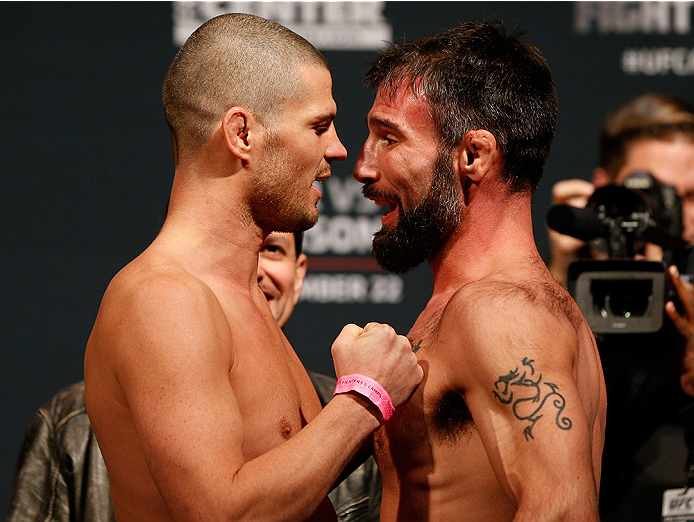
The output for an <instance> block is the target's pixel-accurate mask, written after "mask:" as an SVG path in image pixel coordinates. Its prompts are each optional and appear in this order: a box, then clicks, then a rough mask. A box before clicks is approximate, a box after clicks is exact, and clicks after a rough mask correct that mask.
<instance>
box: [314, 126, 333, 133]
mask: <svg viewBox="0 0 694 522" xmlns="http://www.w3.org/2000/svg"><path fill="white" fill-rule="evenodd" d="M329 128H330V125H317V126H315V127H314V128H313V129H314V130H315V131H316V134H318V135H319V136H320V135H321V134H325V133H326V132H328V129H329Z"/></svg>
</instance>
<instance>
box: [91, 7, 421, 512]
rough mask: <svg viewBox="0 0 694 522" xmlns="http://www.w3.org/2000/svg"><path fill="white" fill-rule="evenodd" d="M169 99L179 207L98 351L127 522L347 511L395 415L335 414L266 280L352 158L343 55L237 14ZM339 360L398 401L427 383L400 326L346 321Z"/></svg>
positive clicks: (336, 404)
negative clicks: (276, 310) (338, 502)
mask: <svg viewBox="0 0 694 522" xmlns="http://www.w3.org/2000/svg"><path fill="white" fill-rule="evenodd" d="M163 97H164V108H165V112H166V117H167V122H168V124H169V126H170V128H171V134H172V140H173V145H174V156H175V163H176V171H175V176H174V182H173V189H172V192H171V199H170V205H169V212H168V215H167V218H166V220H165V222H164V225H163V227H162V230H161V232H160V233H159V235H158V236H157V238H156V239H155V240H154V242H153V243H152V244H151V245H150V246H149V247H148V248H147V249H146V250H145V251H144V252H143V253H142V254H141V255H140V256H139V257H138V258H137V259H135V260H134V261H132V262H131V263H130V264H129V265H127V266H126V267H125V268H124V269H123V270H121V271H120V272H119V273H118V274H117V275H116V276H115V277H114V279H113V280H112V282H111V284H110V285H109V287H108V289H107V290H106V293H105V295H104V298H103V300H102V303H101V307H100V309H99V313H98V316H97V318H96V322H95V325H94V328H93V331H92V334H91V336H90V339H89V342H88V345H87V349H86V354H85V382H86V401H87V409H88V413H89V417H90V420H91V422H92V424H93V427H94V431H95V433H96V436H97V439H98V441H99V445H100V447H101V450H102V453H103V456H104V460H105V462H106V465H107V467H108V471H109V479H110V483H111V494H112V498H113V505H114V509H115V512H116V516H117V518H118V520H119V522H129V521H148V522H156V521H171V520H176V521H205V522H207V521H210V520H270V521H273V522H275V521H281V520H320V521H325V520H334V519H335V512H334V510H333V508H332V506H331V505H330V502H329V500H328V499H327V498H326V495H327V493H328V491H329V489H330V487H331V486H332V484H333V483H335V482H336V481H337V479H338V476H339V475H340V473H341V471H342V470H343V468H344V467H345V466H346V464H347V463H348V462H349V461H350V459H351V458H353V457H354V456H355V454H357V453H358V450H359V449H360V447H361V446H362V445H363V444H364V443H365V442H366V441H367V440H368V439H369V437H370V436H371V435H372V434H373V432H374V430H375V429H377V428H378V427H379V426H380V425H381V424H382V422H383V416H382V414H381V411H380V410H379V409H378V408H377V407H376V406H375V405H374V404H372V403H371V402H370V401H368V400H367V399H365V398H363V397H362V396H361V395H359V394H356V393H353V392H348V393H341V394H339V395H337V396H336V397H335V398H334V399H333V400H332V401H330V403H329V404H328V405H327V406H326V407H325V408H324V409H323V410H322V411H321V405H320V402H319V400H318V397H317V396H316V393H315V391H314V389H313V386H312V385H311V381H310V380H309V377H308V375H307V373H306V371H305V369H304V368H303V366H302V365H301V362H300V361H299V358H298V357H297V355H296V354H295V352H294V351H293V350H292V348H291V346H290V345H289V343H288V342H287V339H286V338H285V336H284V334H283V333H282V331H281V330H280V328H279V326H278V325H277V323H276V321H275V319H274V317H273V315H272V313H271V310H270V307H269V305H268V302H267V299H266V298H265V295H264V294H263V292H262V290H261V289H260V287H259V286H258V280H257V265H258V253H259V251H260V248H261V245H262V243H263V240H264V238H265V237H266V236H267V235H268V234H269V233H270V232H272V231H273V230H282V231H295V230H302V229H305V228H308V227H310V226H312V225H313V224H314V223H315V222H316V220H317V218H318V212H317V209H316V203H317V202H318V200H319V198H320V191H319V190H318V189H317V188H316V187H314V186H312V185H313V183H314V182H315V181H321V180H323V179H325V178H327V177H328V176H329V175H330V163H331V162H332V161H339V160H343V159H345V157H346V150H345V149H344V147H343V146H342V144H341V143H340V141H339V139H338V137H337V133H336V131H335V127H334V125H333V120H334V118H335V114H336V107H335V102H334V100H333V98H332V80H331V76H330V73H329V70H328V67H327V64H326V62H325V60H324V59H323V57H322V56H321V55H320V53H318V52H317V51H316V50H315V48H313V47H312V46H311V45H310V44H309V43H308V42H306V41H305V40H304V39H303V38H301V37H299V36H298V35H296V34H294V33H292V32H291V31H289V30H288V29H286V28H284V27H282V26H280V25H278V24H275V23H274V22H270V21H267V20H263V19H262V18H258V17H255V16H251V15H240V14H228V15H222V16H219V17H216V18H214V19H212V20H210V21H208V22H206V23H205V24H203V25H202V26H201V27H200V28H199V29H198V30H197V31H196V32H195V33H193V35H191V37H190V38H189V39H188V41H187V42H186V44H185V45H184V46H183V47H182V48H181V50H180V51H179V53H178V54H177V55H176V58H174V61H173V63H172V64H171V67H170V68H169V71H168V74H167V77H166V80H165V82H164V90H163ZM333 358H334V362H335V369H336V372H337V375H338V376H340V375H345V374H362V375H365V376H367V377H370V378H372V379H374V380H376V381H377V382H379V383H380V384H381V385H382V386H383V388H384V389H385V390H386V391H387V392H388V394H389V395H390V398H391V399H392V402H393V404H394V405H395V406H396V407H397V406H398V405H400V404H401V403H403V401H404V400H406V399H407V397H408V396H409V395H410V394H411V393H412V391H413V389H414V388H415V386H416V385H417V384H418V383H419V381H420V379H421V377H422V370H421V368H420V367H419V366H418V365H417V360H416V356H415V355H413V353H412V351H411V346H410V343H409V341H408V340H407V339H406V338H405V337H403V336H398V335H397V334H396V333H395V332H394V331H393V329H392V328H390V327H388V326H386V325H379V324H375V323H370V324H368V325H366V327H364V328H363V329H362V328H359V327H357V326H356V325H348V326H346V327H345V328H344V330H343V331H342V333H341V334H340V336H339V337H338V338H337V340H336V341H335V343H334V344H333Z"/></svg>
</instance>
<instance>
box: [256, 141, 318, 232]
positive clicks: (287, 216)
mask: <svg viewBox="0 0 694 522" xmlns="http://www.w3.org/2000/svg"><path fill="white" fill-rule="evenodd" d="M298 170H299V169H298V168H297V167H296V162H293V161H291V158H289V157H287V155H286V151H284V150H283V149H282V147H281V145H280V144H279V141H278V140H277V139H276V138H273V137H272V136H271V137H270V138H269V139H268V142H267V146H266V149H265V152H264V154H263V157H262V158H261V160H260V164H259V166H258V173H257V174H256V175H255V177H254V178H253V181H252V187H251V194H250V195H249V203H250V208H251V214H252V219H253V220H254V221H255V222H256V223H257V224H258V225H260V227H261V228H262V229H263V230H268V231H277V232H299V231H303V230H308V229H309V228H311V227H312V226H314V225H315V224H316V222H317V221H318V211H317V210H316V208H315V207H313V208H312V209H311V208H308V207H307V200H308V196H307V194H308V191H310V190H311V189H310V188H308V189H307V192H302V187H301V186H299V185H292V184H291V182H292V181H294V180H297V179H301V173H300V172H298ZM288 173H291V174H288Z"/></svg>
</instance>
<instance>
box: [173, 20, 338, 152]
mask: <svg viewBox="0 0 694 522" xmlns="http://www.w3.org/2000/svg"><path fill="white" fill-rule="evenodd" d="M298 65H312V66H317V67H323V68H326V69H327V68H328V63H327V62H326V60H325V58H324V57H323V56H322V55H321V54H320V52H318V50H316V48H315V47H313V45H311V44H310V43H309V42H308V41H306V40H305V39H304V38H302V37H301V36H299V35H298V34H296V33H294V32H292V31H290V30H289V29H287V28H286V27H284V26H282V25H280V24H277V23H275V22H272V21H270V20H266V19H264V18H260V17H258V16H253V15H249V14H241V13H228V14H223V15H220V16H217V17H215V18H212V19H211V20H208V21H207V22H205V23H204V24H202V25H201V26H200V27H199V28H198V29H197V30H196V31H195V32H194V33H193V34H192V35H191V36H190V37H189V38H188V40H187V41H186V43H185V44H184V45H183V47H181V49H180V50H179V51H178V53H177V54H176V56H175V58H174V59H173V62H172V63H171V66H170V67H169V70H168V72H167V74H166V79H165V80H164V87H163V90H162V98H163V102H164V113H165V116H166V122H167V124H168V125H169V129H170V130H171V137H172V141H173V145H174V154H175V157H176V162H177V163H178V161H179V160H180V157H181V155H186V156H194V155H195V153H196V152H197V151H199V150H200V148H201V146H202V145H204V144H205V143H206V142H207V140H208V139H209V137H210V132H211V131H212V129H213V127H214V125H215V124H217V123H218V122H219V121H220V120H221V118H222V117H223V115H224V114H225V113H226V111H227V110H229V109H230V108H231V107H235V106H239V107H244V108H245V109H246V110H248V111H249V112H250V113H251V114H252V115H253V117H255V118H256V119H258V120H259V121H260V123H261V124H262V125H264V126H270V125H272V123H273V122H274V120H275V119H276V117H277V116H279V114H280V113H281V110H282V108H283V106H284V104H283V101H286V100H287V99H291V98H292V97H293V96H295V95H296V93H297V92H298V91H299V90H300V88H301V85H300V84H299V83H298V81H297V80H298V75H297V66H298Z"/></svg>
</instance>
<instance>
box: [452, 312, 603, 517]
mask: <svg viewBox="0 0 694 522" xmlns="http://www.w3.org/2000/svg"><path fill="white" fill-rule="evenodd" d="M543 315H544V314H540V317H529V316H528V315H527V314H526V315H525V316H524V317H525V319H526V323H525V324H522V323H521V322H518V323H514V322H513V321H511V320H507V321H503V320H502V321H495V322H494V323H491V322H487V324H486V326H485V325H482V326H481V330H478V332H477V333H478V335H477V337H476V338H475V339H473V340H472V342H471V345H470V351H471V361H473V363H472V364H473V370H474V371H470V372H468V374H467V375H468V376H467V379H466V383H465V387H464V396H465V399H466V401H467V403H468V406H469V408H470V411H471V414H472V416H473V418H474V419H475V424H476V427H477V429H478V431H479V434H480V437H481V439H482V442H483V443H484V446H485V448H486V450H487V453H488V456H489V459H490V462H491V463H492V466H493V468H494V471H495V473H496V475H497V478H498V479H499V481H500V483H501V484H502V486H503V487H504V489H505V490H506V492H507V494H509V495H510V496H511V498H512V499H513V501H514V502H516V503H518V502H519V499H521V498H523V501H524V502H528V501H530V502H534V503H537V504H540V503H542V502H546V503H549V504H551V503H552V500H551V498H542V495H544V494H545V493H548V492H550V491H552V490H553V491H555V492H558V491H565V490H568V489H570V490H572V491H573V490H575V489H576V488H578V489H579V490H580V489H582V488H585V490H586V491H589V490H590V489H591V488H594V478H593V471H592V458H591V444H590V433H589V430H588V426H587V420H586V413H585V410H584V408H583V404H582V401H581V398H580V396H579V393H578V389H577V387H576V383H575V378H574V365H573V346H575V342H576V339H575V336H574V333H573V330H572V329H570V328H565V327H564V325H562V324H561V323H560V322H555V323H554V324H552V328H551V329H550V330H549V331H551V332H552V334H551V335H548V330H545V331H543V330H544V328H542V327H536V326H533V323H534V321H535V320H540V319H543V318H544V320H545V323H544V326H545V327H546V326H547V324H548V322H549V323H551V321H552V320H551V318H548V317H543ZM531 316H532V314H531ZM540 324H541V323H540ZM485 329H487V331H486V332H485V331H484V330H485Z"/></svg>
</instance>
